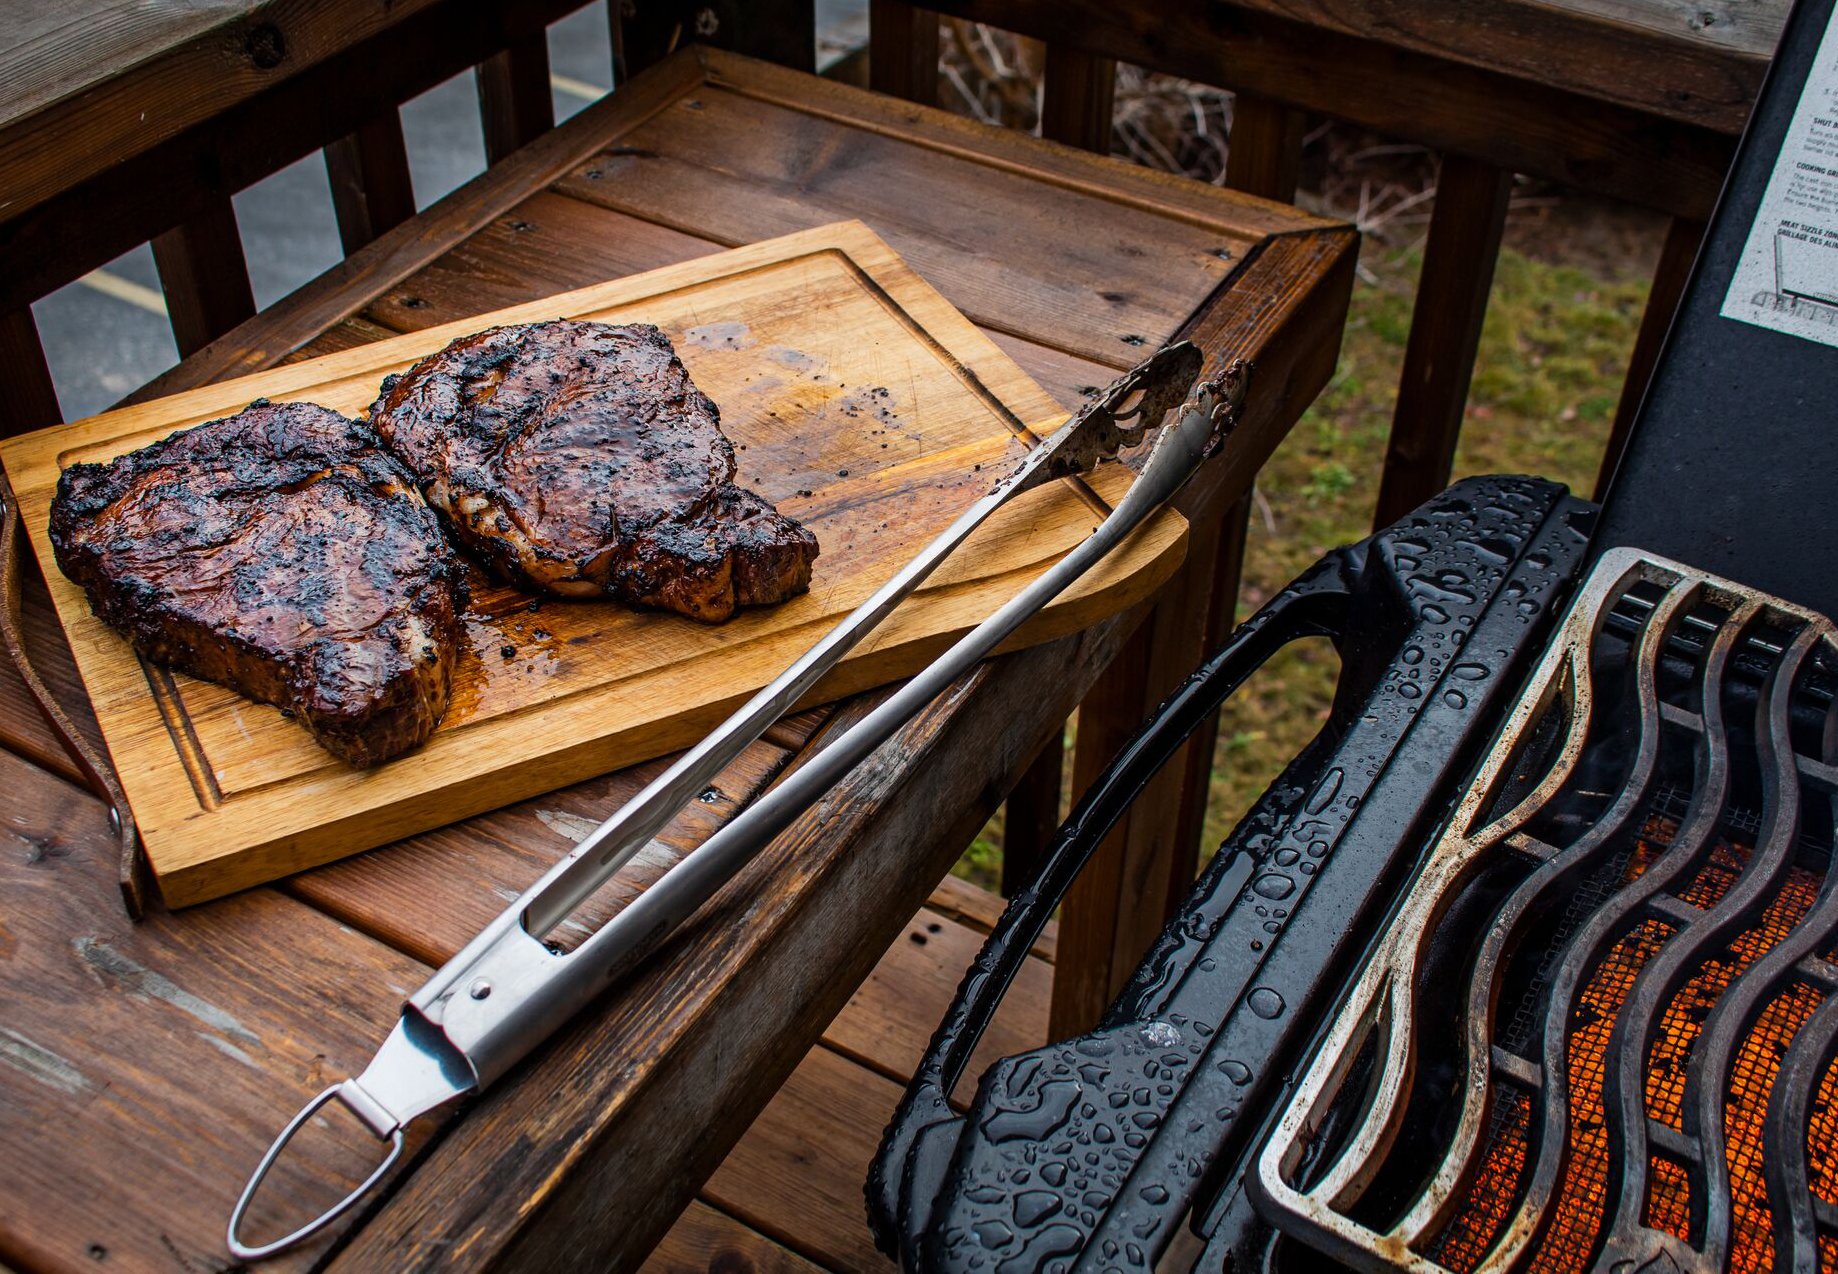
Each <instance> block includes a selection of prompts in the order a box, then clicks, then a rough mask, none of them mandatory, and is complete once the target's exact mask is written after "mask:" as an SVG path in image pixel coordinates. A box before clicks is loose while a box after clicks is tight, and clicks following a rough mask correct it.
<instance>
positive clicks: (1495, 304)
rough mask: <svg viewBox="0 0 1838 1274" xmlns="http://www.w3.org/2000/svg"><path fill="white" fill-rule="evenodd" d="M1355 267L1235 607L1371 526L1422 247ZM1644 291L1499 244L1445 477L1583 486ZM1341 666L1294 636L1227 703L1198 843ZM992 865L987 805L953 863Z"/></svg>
mask: <svg viewBox="0 0 1838 1274" xmlns="http://www.w3.org/2000/svg"><path fill="white" fill-rule="evenodd" d="M1362 264H1363V267H1364V268H1363V269H1362V270H1361V278H1360V281H1359V282H1358V283H1357V284H1356V285H1355V287H1354V295H1353V301H1352V307H1351V311H1350V314H1349V317H1348V322H1347V330H1346V336H1345V339H1344V341H1343V344H1342V346H1341V352H1340V362H1339V365H1338V367H1337V368H1336V370H1335V373H1334V378H1333V380H1332V381H1331V382H1330V383H1329V384H1328V386H1327V387H1326V388H1325V389H1324V390H1323V391H1322V393H1321V395H1320V397H1319V398H1318V399H1317V400H1316V402H1315V403H1314V405H1313V406H1312V407H1310V408H1309V410H1308V412H1307V413H1306V414H1304V415H1303V417H1302V419H1301V420H1300V421H1299V422H1298V423H1297V425H1296V427H1295V429H1294V430H1293V431H1292V432H1291V433H1290V435H1289V437H1288V438H1287V439H1286V440H1285V441H1284V443H1283V445H1282V446H1281V447H1280V448H1279V449H1278V450H1277V452H1276V454H1275V455H1274V456H1273V457H1272V458H1271V461H1270V463H1269V464H1268V465H1267V466H1266V467H1265V468H1264V470H1263V472H1262V473H1261V475H1260V476H1259V479H1258V493H1259V497H1260V498H1259V500H1258V502H1257V509H1256V511H1255V512H1254V513H1253V516H1252V520H1251V535H1250V542H1249V549H1248V552H1247V556H1246V562H1245V580H1244V588H1243V590H1242V593H1241V595H1240V602H1239V614H1240V616H1241V617H1242V616H1245V615H1248V614H1250V613H1251V612H1252V611H1253V610H1255V609H1256V608H1257V606H1259V605H1260V604H1261V603H1262V602H1263V601H1264V600H1265V599H1266V598H1268V597H1269V596H1270V595H1271V594H1272V593H1273V592H1275V591H1276V590H1277V589H1279V588H1281V587H1282V586H1283V585H1284V584H1285V583H1286V582H1287V581H1288V580H1289V579H1291V578H1292V577H1294V576H1295V575H1297V574H1298V573H1300V572H1301V571H1302V570H1303V569H1304V568H1305V567H1307V566H1308V565H1309V564H1310V563H1312V562H1314V561H1315V559H1316V558H1318V557H1320V556H1321V555H1322V554H1323V553H1325V552H1326V551H1327V550H1329V549H1330V548H1333V547H1334V546H1336V545H1339V544H1344V543H1347V542H1349V541H1352V540H1356V539H1358V538H1360V537H1361V536H1363V535H1365V534H1366V533H1367V531H1368V530H1369V529H1370V522H1371V516H1372V509H1373V506H1374V504H1375V502H1376V500H1377V496H1378V478H1379V471H1380V467H1381V466H1382V464H1383V461H1384V455H1385V443H1386V438H1387V436H1388V435H1389V433H1390V430H1391V413H1392V408H1393V405H1394V403H1395V401H1396V398H1397V378H1398V371H1399V368H1400V367H1401V365H1402V363H1403V357H1404V346H1405V341H1406V338H1407V336H1408V333H1409V330H1410V318H1411V307H1412V305H1413V303H1414V299H1415V288H1416V279H1417V274H1418V271H1419V269H1420V268H1421V265H1422V258H1421V254H1420V251H1419V250H1418V249H1417V248H1414V247H1412V248H1403V249H1387V248H1385V247H1383V246H1382V245H1378V244H1376V243H1375V242H1374V241H1372V240H1370V239H1369V240H1368V241H1367V244H1366V247H1365V253H1364V260H1363V262H1362ZM1646 293H1647V281H1646V280H1645V279H1644V278H1632V279H1619V278H1604V277H1598V275H1597V274H1596V273H1594V272H1591V271H1588V270H1584V269H1581V268H1578V267H1576V266H1572V265H1558V264H1551V263H1549V262H1546V261H1541V260H1535V259H1533V258H1532V257H1529V256H1527V255H1525V254H1523V253H1521V252H1518V251H1515V250H1513V249H1512V248H1507V249H1505V250H1503V251H1502V253H1501V255H1500V260H1499V265H1498V268H1497V270H1496V272H1495V275H1494V284H1493V293H1492V297H1491V299H1490V302H1489V305H1488V310H1487V321H1486V325H1485V327H1484V329H1483V330H1482V334H1481V348H1480V353H1479V356H1478V357H1477V359H1476V362H1475V371H1474V381H1473V385H1472V388H1471V389H1470V391H1469V395H1468V409H1467V415H1466V418H1465V419H1464V421H1463V423H1462V438H1461V445H1460V448H1459V450H1458V452H1457V455H1456V462H1455V471H1456V476H1457V477H1462V476H1466V475H1469V474H1477V473H1532V474H1538V475H1541V476H1543V477H1547V478H1551V479H1554V480H1556V481H1559V482H1564V483H1567V484H1568V485H1569V486H1570V487H1571V488H1572V489H1573V490H1577V491H1580V492H1582V493H1584V494H1587V493H1589V492H1590V491H1591V490H1592V489H1593V487H1594V484H1595V474H1596V468H1597V466H1598V464H1599V463H1600V460H1601V454H1602V447H1603V444H1604V442H1605V440H1606V439H1607V436H1608V428H1609V424H1610V422H1611V421H1612V420H1613V418H1614V412H1615V404H1616V401H1617V399H1618V397H1619V395H1620V391H1621V381H1622V377H1623V374H1624V372H1625V370H1626V366H1627V357H1628V353H1629V351H1630V350H1631V349H1632V348H1633V343H1634V334H1635V331H1636V329H1637V328H1638V326H1639V322H1640V314H1641V309H1642V307H1643V306H1644V305H1645V303H1646ZM1338 667H1339V663H1338V660H1337V659H1336V657H1335V655H1334V651H1333V649H1332V647H1331V646H1329V645H1328V644H1327V643H1325V642H1311V643H1301V644H1298V645H1297V646H1295V647H1292V648H1291V649H1290V650H1288V651H1286V652H1284V653H1283V654H1282V655H1280V656H1278V658H1277V659H1275V660H1273V661H1272V662H1271V663H1270V664H1269V665H1267V666H1266V667H1265V669H1264V670H1263V671H1262V672H1261V673H1259V674H1258V676H1256V677H1254V678H1253V679H1252V680H1251V682H1250V683H1249V684H1248V685H1247V686H1245V687H1244V689H1243V690H1241V691H1240V692H1239V693H1238V695H1237V696H1236V697H1234V699H1233V700H1232V701H1231V702H1230V703H1229V704H1228V705H1227V707H1226V710H1225V712H1224V714H1223V715H1222V717H1221V721H1220V729H1219V743H1218V747H1217V750H1216V752H1215V754H1214V761H1213V777H1212V788H1211V792H1210V795H1209V801H1208V811H1207V826H1206V837H1205V841H1204V846H1205V848H1206V849H1207V850H1208V851H1210V849H1211V848H1212V847H1213V846H1216V845H1217V844H1218V843H1219V842H1220V841H1221V840H1222V839H1223V838H1224V837H1225V836H1226V835H1227V834H1229V833H1230V831H1231V829H1232V827H1233V825H1234V824H1235V823H1236V822H1237V819H1238V816H1239V815H1240V814H1241V813H1242V812H1243V811H1244V809H1245V808H1246V807H1247V806H1249V804H1250V803H1251V802H1252V801H1253V800H1255V799H1256V797H1257V795H1258V794H1259V793H1260V792H1261V791H1262V790H1263V788H1264V787H1265V785H1266V784H1267V783H1268V782H1269V781H1270V779H1271V778H1273V777H1274V776H1275V775H1276V773H1277V772H1278V771H1279V770H1280V769H1281V768H1282V766H1283V765H1284V763H1285V762H1286V761H1287V760H1288V759H1289V758H1290V757H1291V756H1293V755H1294V754H1295V753H1296V752H1297V751H1298V750H1300V748H1301V747H1302V746H1303V745H1304V744H1305V743H1306V742H1307V741H1308V739H1309V737H1310V736H1311V735H1312V734H1313V733H1314V731H1315V729H1316V728H1317V727H1318V726H1319V724H1320V722H1321V720H1322V719H1323V718H1324V717H1325V715H1326V712H1327V705H1328V702H1329V698H1330V696H1331V694H1332V690H1333V683H1334V676H1335V673H1336V671H1337V669H1338ZM1001 861H1002V851H1001V816H1000V815H999V814H998V815H997V817H996V818H995V819H994V820H992V821H991V823H990V825H989V826H988V827H986V828H985V829H984V830H983V833H982V834H981V835H979V836H978V837H977V839H976V841H975V843H973V844H972V845H971V847H970V848H969V850H968V851H966V852H965V854H964V856H963V858H962V860H961V861H960V862H959V864H958V866H957V874H958V875H960V876H963V877H965V878H967V879H969V880H971V881H974V882H975V883H977V884H980V885H983V886H985V887H989V888H993V887H994V886H995V884H996V882H997V881H998V880H999V879H1000V875H1001Z"/></svg>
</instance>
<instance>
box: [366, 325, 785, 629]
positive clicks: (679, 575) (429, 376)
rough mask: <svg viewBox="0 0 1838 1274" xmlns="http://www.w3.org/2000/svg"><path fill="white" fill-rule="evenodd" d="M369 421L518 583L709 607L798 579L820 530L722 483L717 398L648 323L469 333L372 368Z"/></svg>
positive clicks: (730, 467)
mask: <svg viewBox="0 0 1838 1274" xmlns="http://www.w3.org/2000/svg"><path fill="white" fill-rule="evenodd" d="M370 423H371V426H372V427H373V428H374V429H375V430H376V431H377V433H378V434H379V435H380V436H381V437H382V438H383V441H384V442H385V443H387V444H388V445H389V447H390V448H391V449H392V450H393V451H394V452H395V453H396V455H397V456H398V457H400V458H401V459H402V461H403V462H404V463H405V464H407V465H408V467H409V468H410V469H412V470H413V471H414V472H415V474H416V476H417V477H418V478H419V479H420V481H421V490H422V494H423V495H425V496H426V497H427V500H428V503H429V504H431V505H433V506H434V507H435V508H436V509H439V510H440V511H441V513H442V514H444V515H445V516H446V519H447V523H448V525H449V527H450V528H451V529H452V531H453V533H454V535H455V537H456V538H457V539H458V540H459V542H460V544H461V546H462V547H464V548H465V549H467V550H468V551H469V552H471V553H472V554H473V555H474V556H476V557H478V558H479V560H481V561H482V562H484V563H485V564H486V565H488V566H489V567H490V568H491V569H492V570H494V571H496V572H497V573H498V574H499V575H501V576H502V577H504V578H505V579H507V580H509V581H510V582H512V583H514V584H517V585H519V586H521V587H524V588H528V589H532V590H536V591H542V592H550V593H558V594H562V595H564V596H569V597H593V596H602V595H605V596H611V597H615V598H618V599H619V600H620V601H623V602H626V603H628V604H631V605H638V606H656V607H661V608H663V609H666V610H672V611H676V612H677V613H678V614H682V615H688V616H690V617H691V618H693V619H699V620H703V621H704V622H708V623H718V622H720V621H721V620H724V619H727V618H728V617H729V616H730V615H732V614H733V613H734V611H735V608H736V607H739V606H748V605H759V604H767V603H772V602H778V601H783V600H784V599H785V598H787V597H790V596H791V595H793V594H794V593H799V592H802V591H804V589H805V588H807V587H808V586H809V584H810V575H811V561H812V559H814V558H815V557H816V556H817V540H816V537H815V536H813V535H812V534H811V533H810V532H809V531H807V530H805V529H804V528H803V527H802V526H800V525H798V524H797V523H796V522H794V521H792V520H791V519H790V518H787V517H785V516H783V515H782V514H780V513H779V512H778V510H776V509H774V508H773V507H772V506H771V505H770V504H769V503H767V502H766V501H765V500H763V499H761V498H760V497H758V496H756V495H754V494H752V493H751V492H748V491H745V490H743V489H741V488H740V487H738V486H735V485H734V483H733V481H732V479H733V477H734V447H733V444H732V443H731V442H729V441H728V439H727V436H726V435H725V434H723V433H722V432H721V423H720V416H719V414H718V413H717V411H716V409H715V404H714V403H712V402H710V401H709V400H708V397H707V396H706V395H704V394H703V393H702V392H701V391H700V390H698V389H697V388H696V387H695V385H694V384H693V383H691V381H690V379H689V373H688V371H687V370H685V369H684V367H683V364H682V362H681V361H679V360H678V358H677V356H676V352H675V350H673V349H672V348H671V345H670V340H669V338H668V337H666V336H665V335H664V334H663V333H662V332H660V331H658V330H657V329H656V328H655V327H650V326H648V325H644V324H633V325H630V326H621V327H614V326H609V325H607V324H604V323H575V322H565V321H558V322H553V323H532V324H527V325H523V326H516V327H495V328H491V329H490V330H488V331H484V332H480V333H478V334H477V335H474V336H467V337H464V338H462V339H460V340H457V341H454V342H453V343H452V344H451V345H449V346H447V348H446V349H444V350H442V351H441V352H440V353H438V354H434V355H432V356H430V357H428V358H424V359H422V360H421V361H420V362H419V363H417V364H415V365H414V366H413V367H412V368H410V369H409V370H408V371H407V372H406V373H404V374H403V375H401V376H392V377H390V378H389V379H387V380H385V381H384V382H383V392H382V395H381V397H379V398H378V399H377V401H376V403H375V404H374V405H373V406H372V407H371V409H370Z"/></svg>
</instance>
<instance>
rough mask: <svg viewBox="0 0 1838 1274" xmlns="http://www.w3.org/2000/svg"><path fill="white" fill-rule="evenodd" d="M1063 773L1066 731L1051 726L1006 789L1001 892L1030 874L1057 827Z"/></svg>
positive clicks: (1020, 883)
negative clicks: (1015, 780)
mask: <svg viewBox="0 0 1838 1274" xmlns="http://www.w3.org/2000/svg"><path fill="white" fill-rule="evenodd" d="M1065 774H1066V732H1065V730H1064V729H1060V730H1055V731H1054V732H1053V737H1052V738H1050V739H1048V740H1047V741H1046V742H1045V743H1044V744H1042V745H1041V748H1040V752H1039V753H1038V754H1037V755H1036V756H1035V757H1034V759H1033V760H1032V761H1031V762H1029V763H1028V767H1027V769H1026V770H1024V771H1022V774H1021V780H1020V782H1018V783H1016V784H1015V786H1014V787H1013V788H1012V789H1011V790H1010V791H1009V794H1008V803H1007V805H1006V806H1005V807H1004V815H1003V819H1002V896H1003V897H1005V898H1013V897H1014V896H1015V891H1016V890H1018V889H1020V888H1021V887H1022V886H1023V885H1025V884H1026V883H1027V882H1028V881H1029V880H1030V879H1032V878H1033V875H1034V871H1035V869H1036V868H1037V867H1039V865H1040V861H1041V859H1042V858H1043V857H1045V855H1046V851H1047V846H1048V845H1050V844H1052V842H1053V837H1054V835H1055V834H1056V833H1057V832H1058V831H1059V790H1060V785H1061V784H1062V782H1063V781H1064V779H1065Z"/></svg>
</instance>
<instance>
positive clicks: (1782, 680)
mask: <svg viewBox="0 0 1838 1274" xmlns="http://www.w3.org/2000/svg"><path fill="white" fill-rule="evenodd" d="M1835 673H1838V642H1835V640H1834V634H1833V627H1832V624H1831V623H1830V621H1828V620H1827V619H1826V618H1824V617H1823V616H1820V615H1816V614H1813V613H1811V612H1808V611H1805V610H1801V609H1799V608H1796V607H1793V606H1789V605H1787V604H1785V603H1782V602H1779V601H1777V600H1775V599H1772V598H1769V597H1766V596H1764V595H1761V594H1758V593H1755V592H1753V591H1752V590H1747V589H1744V588H1742V587H1740V586H1739V585H1736V584H1733V583H1731V582H1729V581H1727V580H1723V579H1719V578H1716V577H1713V576H1709V575H1705V574H1703V573H1701V572H1697V571H1694V570H1692V569H1690V568H1688V567H1684V566H1681V565H1679V564H1677V563H1673V562H1668V561H1664V560H1662V559H1658V558H1654V557H1651V556H1648V555H1644V554H1641V553H1639V552H1637V551H1634V550H1617V551H1615V552H1613V553H1610V554H1607V555H1605V556H1604V558H1603V559H1602V561H1601V562H1600V563H1599V564H1598V565H1597V567H1596V569H1595V570H1594V572H1593V573H1592V574H1591V576H1590V577H1589V579H1588V581H1587V582H1586V583H1585V584H1584V585H1583V587H1582V589H1581V591H1580V592H1579V594H1578V596H1577V599H1576V601H1575V603H1574V604H1573V606H1572V607H1571V610H1570V613H1569V614H1568V616H1567V617H1566V619H1565V621H1564V624H1563V626H1562V628H1561V629H1560V631H1559V633H1558V635H1557V638H1556V639H1555V640H1554V641H1553V643H1552V645H1551V646H1550V648H1549V649H1548V650H1547V651H1546V654H1545V657H1544V659H1543V661H1542V662H1541V664H1540V665H1539V668H1538V670H1537V672H1536V673H1535V674H1534V676H1533V678H1532V680H1531V683H1530V685H1529V686H1528V687H1527V689H1526V691H1525V693H1524V694H1523V695H1522V696H1521V697H1520V700H1519V702H1518V704H1517V705H1516V707H1515V708H1514V710H1513V712H1512V714H1511V716H1510V717H1509V719H1508V721H1507V723H1506V726H1505V727H1504V728H1503V729H1502V731H1501V734H1500V737H1499V738H1498V739H1496V741H1495V743H1494V745H1493V747H1492V748H1491V750H1490V752H1489V754H1488V757H1487V760H1486V761H1485V763H1484V764H1483V765H1482V767H1481V769H1480V772H1479V773H1478V775H1477V776H1476V778H1475V779H1474V781H1473V783H1472V784H1471V785H1470V787H1469V789H1468V791H1467V793H1466V794H1465V796H1464V797H1463V799H1462V801H1461V802H1460V804H1459V805H1458V806H1457V807H1456V809H1455V810H1454V812H1453V814H1452V815H1451V817H1450V819H1449V821H1448V823H1447V824H1446V825H1445V828H1444V830H1443V832H1442V833H1441V834H1440V836H1439V837H1438V840H1437V842H1436V844H1435V846H1434V848H1433V849H1432V851H1431V853H1430V855H1429V856H1428V858H1427V859H1426V861H1425V863H1424V866H1423V867H1422V869H1421V871H1420V873H1419V875H1418V877H1417V879H1416V881H1415V883H1414V884H1413V886H1412V888H1411V890H1410V892H1409V894H1408V895H1407V896H1406V897H1405V899H1404V901H1403V902H1402V903H1401V904H1400V906H1399V909H1398V911H1397V913H1396V914H1395V916H1394V917H1393V918H1392V921H1391V923H1390V924H1389V925H1388V926H1387V928H1386V930H1385V934H1384V936H1383V937H1382V938H1381V939H1380V941H1379V943H1378V945H1377V947H1376V948H1375V949H1374V951H1373V952H1372V953H1371V954H1370V955H1369V957H1368V958H1367V960H1366V962H1365V964H1364V965H1363V967H1362V969H1361V972H1360V975H1359V978H1358V980H1357V982H1356V984H1355V986H1354V990H1353V992H1352V994H1351V996H1350V997H1349V999H1348V1001H1347V1003H1346V1005H1345V1006H1344V1007H1343V1008H1342V1010H1341V1011H1340V1013H1339V1014H1338V1016H1337V1017H1336V1019H1335V1020H1334V1022H1333V1024H1332V1026H1331V1028H1330V1030H1329V1033H1328V1035H1327V1037H1326V1040H1325V1042H1324V1044H1323V1046H1322V1048H1321V1050H1320V1052H1319V1054H1318V1055H1317V1056H1316V1058H1315V1059H1314V1061H1313V1062H1312V1063H1311V1065H1310V1067H1309V1069H1308V1071H1307V1073H1306V1075H1305V1077H1304V1078H1303V1080H1302V1082H1301V1083H1300V1084H1298V1085H1297V1087H1296V1089H1295V1095H1294V1097H1293V1098H1292V1099H1291V1101H1290V1104H1289V1106H1288V1108H1287V1109H1286V1110H1285V1111H1284V1113H1283V1118H1282V1120H1281V1122H1280V1124H1279V1126H1278V1128H1277V1129H1276V1131H1275V1133H1274V1135H1273V1136H1272V1138H1271V1139H1270V1141H1269V1143H1268V1145H1267V1146H1266V1148H1265V1151H1264V1153H1263V1156H1262V1158H1261V1160H1260V1163H1259V1165H1258V1171H1257V1180H1256V1182H1255V1184H1254V1189H1255V1190H1256V1191H1257V1192H1258V1197H1259V1202H1260V1205H1261V1206H1263V1207H1264V1208H1265V1209H1266V1210H1267V1211H1268V1212H1269V1213H1270V1215H1271V1218H1272V1220H1274V1221H1275V1222H1276V1223H1277V1224H1278V1225H1279V1227H1280V1228H1281V1229H1283V1230H1284V1231H1285V1232H1286V1233H1289V1234H1291V1235H1294V1236H1297V1237H1300V1238H1303V1239H1304V1240H1305V1241H1307V1242H1309V1243H1311V1244H1314V1245H1316V1246H1318V1247H1320V1248H1323V1249H1324V1250H1326V1251H1328V1252H1329V1253H1331V1254H1332V1255H1334V1256H1336V1257H1338V1258H1339V1259H1340V1260H1342V1261H1345V1262H1347V1263H1349V1264H1351V1265H1353V1266H1355V1267H1358V1268H1362V1269H1368V1270H1398V1269H1409V1270H1419V1271H1425V1272H1426V1274H1427V1272H1434V1271H1449V1272H1450V1274H1484V1272H1493V1271H1506V1270H1536V1271H1538V1272H1539V1274H1547V1272H1549V1274H1562V1272H1566V1271H1585V1270H1603V1271H1615V1272H1616V1274H1632V1272H1633V1271H1644V1270H1655V1271H1669V1270H1680V1271H1695V1270H1719V1271H1720V1270H1735V1271H1762V1270H1789V1269H1792V1270H1818V1269H1824V1270H1838V1060H1835V1059H1838V873H1834V871H1833V869H1832V868H1833V864H1832V848H1833V841H1834V836H1833V827H1834V808H1835V804H1838V768H1835V766H1834V763H1835V762H1838V712H1835V711H1834V689H1835V688H1838V683H1835V677H1834V674H1835Z"/></svg>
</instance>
